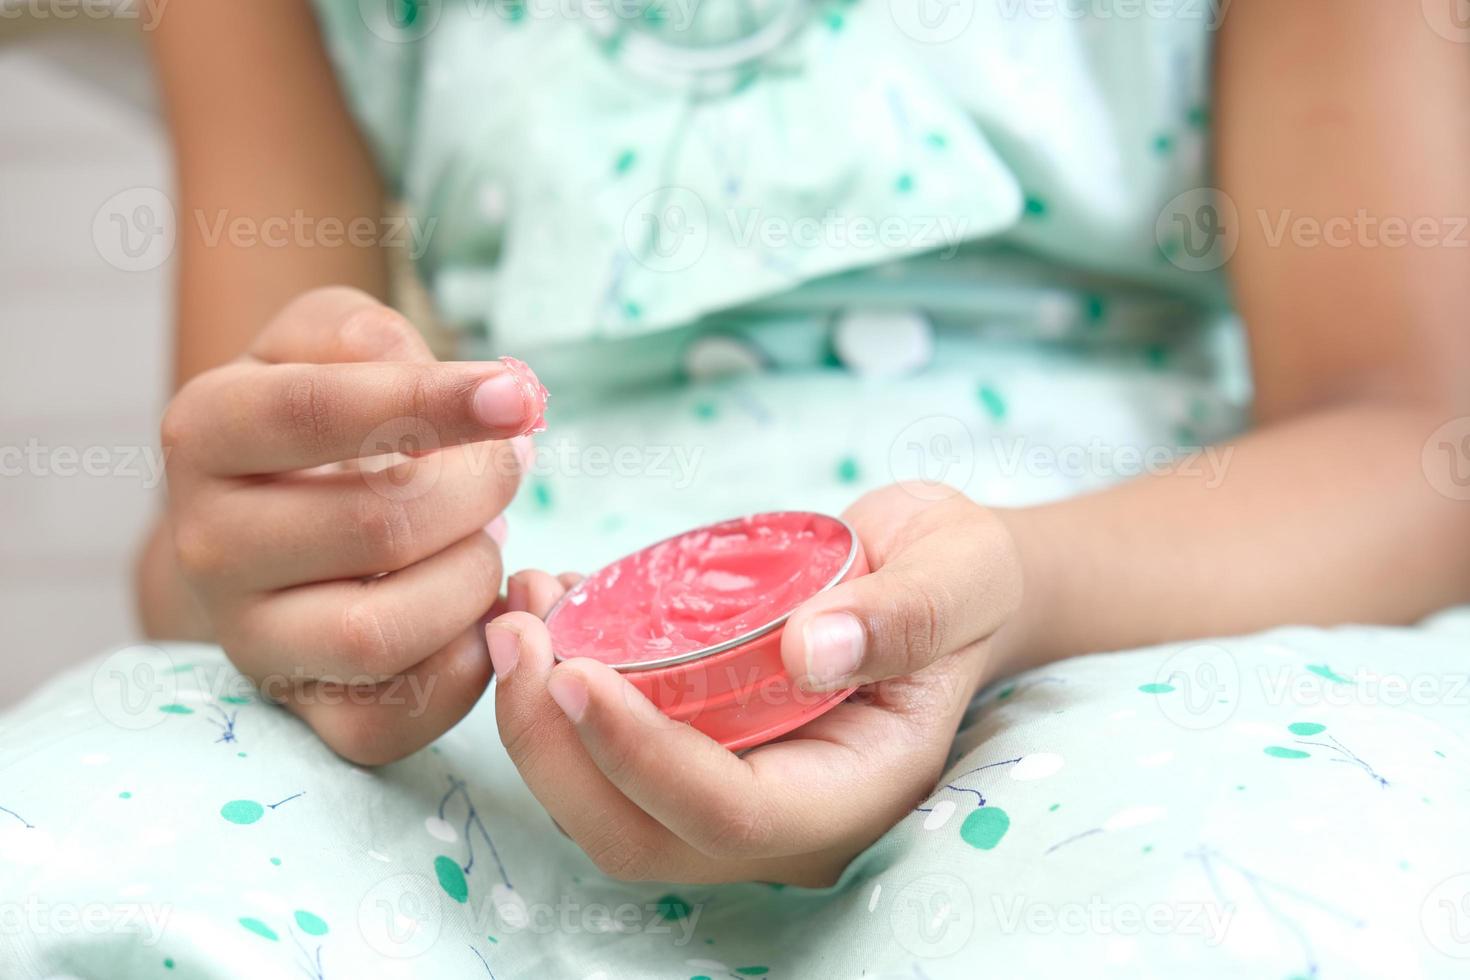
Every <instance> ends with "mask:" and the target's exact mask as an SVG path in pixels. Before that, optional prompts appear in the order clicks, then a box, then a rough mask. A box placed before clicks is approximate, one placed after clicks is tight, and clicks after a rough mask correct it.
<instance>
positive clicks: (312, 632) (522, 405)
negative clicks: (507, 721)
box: [163, 289, 546, 764]
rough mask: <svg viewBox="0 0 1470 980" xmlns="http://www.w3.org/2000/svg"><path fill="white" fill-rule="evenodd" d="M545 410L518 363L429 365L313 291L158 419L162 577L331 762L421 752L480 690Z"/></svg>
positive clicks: (417, 352) (345, 295)
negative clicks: (509, 514)
mask: <svg viewBox="0 0 1470 980" xmlns="http://www.w3.org/2000/svg"><path fill="white" fill-rule="evenodd" d="M545 401H546V391H545V389H544V388H542V387H541V385H540V382H539V381H537V380H536V378H535V375H534V374H532V373H531V371H530V369H529V368H527V367H526V366H525V365H523V364H521V363H520V362H518V361H513V360H510V359H506V360H505V361H502V362H484V363H441V362H439V361H438V360H436V359H435V358H434V356H433V354H432V353H431V352H430V351H429V348H428V346H427V345H426V344H425V343H424V341H423V339H422V338H421V337H420V336H419V334H418V332H417V331H415V330H414V329H413V327H412V326H410V325H409V324H408V323H407V322H406V321H404V319H403V318H402V317H401V316H399V315H398V314H397V313H395V312H393V311H392V310H390V309H388V308H387V307H385V306H382V305H381V304H379V303H378V302H376V301H375V300H373V299H372V298H370V297H368V296H366V295H365V294H362V293H359V292H356V291H355V290H349V289H322V290H316V291H313V292H310V293H307V294H305V295H303V296H302V297H300V298H299V299H297V300H295V301H293V302H292V303H291V304H290V305H288V306H287V307H286V308H285V309H284V310H283V311H282V312H281V313H280V314H278V315H277V316H276V317H275V319H274V320H272V321H271V322H270V323H269V324H268V325H267V326H266V328H265V330H264V331H263V332H262V333H261V334H260V336H259V337H258V338H257V339H256V341H255V343H254V345H253V346H252V347H251V349H250V351H249V352H248V353H247V354H246V355H245V356H243V357H242V358H240V359H239V360H236V361H234V362H232V363H230V364H226V365H224V366H222V367H219V368H216V369H214V370H212V371H208V372H205V373H204V374H201V375H199V376H198V377H196V378H194V379H193V380H192V381H190V382H189V383H188V384H187V385H185V386H184V388H183V389H182V390H181V391H180V392H179V393H178V395H177V396H176V397H175V398H174V400H173V402H172V403H171V404H170V405H169V408H168V411H167V413H166V415H165V417H164V423H163V441H164V447H165V451H166V453H167V462H168V486H169V511H168V522H167V523H168V525H169V527H170V528H171V529H172V533H173V541H174V547H175V552H176V559H177V563H178V567H179V570H180V572H181V574H182V575H183V577H184V579H185V580H186V581H187V582H188V584H189V585H190V586H191V587H192V589H193V591H194V593H195V595H196V596H197V598H198V600H199V602H200V604H201V605H202V606H203V608H204V610H205V612H206V614H207V616H208V618H209V621H210V624H211V626H212V629H213V634H214V637H215V639H216V640H217V641H218V642H219V643H220V644H221V645H222V646H223V647H224V649H225V651H226V652H227V653H228V654H229V656H230V659H231V660H232V661H233V662H234V663H235V665H236V666H237V667H239V668H240V670H241V671H242V672H244V673H245V674H247V675H248V676H250V677H251V678H252V679H253V680H254V681H255V682H256V684H257V685H259V686H260V688H261V690H262V692H263V693H264V694H265V695H266V696H267V697H269V698H270V699H272V700H275V701H278V702H280V703H282V704H284V705H286V706H287V707H288V708H290V709H291V710H292V711H294V712H296V713H297V714H298V715H300V716H301V717H302V718H303V719H304V720H305V721H306V722H307V723H308V724H310V725H311V727H312V728H314V729H315V730H316V731H317V733H318V734H319V735H320V736H321V737H322V739H323V740H324V741H325V742H326V743H327V744H328V745H330V746H331V747H332V748H333V749H334V750H335V751H337V752H338V753H340V754H342V755H343V756H345V757H347V758H349V759H351V760H353V761H355V762H360V763H364V764H378V763H382V762H387V761H391V760H393V759H397V758H400V757H402V756H404V755H407V754H408V753H410V752H413V751H415V750H417V749H419V748H421V747H423V746H424V745H426V744H428V743H429V742H431V741H432V740H433V739H434V738H436V737H438V736H439V735H440V734H442V733H443V732H444V731H446V730H448V729H449V728H450V727H451V726H452V725H454V723H455V722H457V721H458V720H459V719H460V718H461V717H463V716H464V714H465V713H466V712H468V711H469V709H470V708H471V707H472V706H473V705H474V703H475V701H476V700H478V698H479V696H480V694H481V693H482V692H483V690H484V689H485V686H486V684H487V683H488V682H489V678H490V670H491V668H490V660H489V657H488V655H487V654H486V651H485V646H484V638H483V636H482V632H481V628H480V621H481V618H482V617H483V616H485V615H486V614H487V613H488V612H489V610H490V609H491V606H492V604H493V603H494V602H495V600H496V597H497V595H498V594H499V592H500V584H501V572H502V568H501V559H500V548H499V543H498V540H497V539H500V540H503V536H504V528H505V522H504V520H503V519H499V518H500V514H501V511H503V510H504V509H505V506H506V504H507V503H509V501H510V499H511V497H512V496H513V495H514V493H515V489H516V486H517V483H518V482H519V478H520V473H521V470H522V469H523V467H524V460H525V458H526V455H527V453H528V452H529V448H530V447H529V440H527V439H525V438H523V437H524V436H526V435H527V434H528V433H530V432H532V431H535V430H536V429H537V428H538V427H539V426H540V425H541V417H542V413H543V411H544V409H545Z"/></svg>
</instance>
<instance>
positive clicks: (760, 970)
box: [735, 966, 771, 977]
mask: <svg viewBox="0 0 1470 980" xmlns="http://www.w3.org/2000/svg"><path fill="white" fill-rule="evenodd" d="M735 972H736V973H738V974H740V975H741V976H743V977H763V976H765V975H766V974H767V973H770V972H771V968H770V967H768V966H737V967H736V968H735Z"/></svg>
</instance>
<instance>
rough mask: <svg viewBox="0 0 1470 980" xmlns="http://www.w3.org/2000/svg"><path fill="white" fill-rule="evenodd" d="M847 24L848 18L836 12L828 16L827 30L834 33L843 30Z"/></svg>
mask: <svg viewBox="0 0 1470 980" xmlns="http://www.w3.org/2000/svg"><path fill="white" fill-rule="evenodd" d="M846 24H847V18H845V17H843V16H842V15H841V14H839V13H837V12H835V11H834V12H832V13H830V14H828V15H827V29H828V30H829V31H832V32H833V33H836V32H837V31H840V30H842V28H843V27H844V26H846Z"/></svg>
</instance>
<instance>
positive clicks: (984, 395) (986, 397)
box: [975, 385, 1006, 422]
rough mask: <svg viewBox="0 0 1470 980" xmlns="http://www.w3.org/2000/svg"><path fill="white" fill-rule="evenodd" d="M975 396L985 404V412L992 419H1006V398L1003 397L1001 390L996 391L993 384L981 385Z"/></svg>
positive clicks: (995, 420) (996, 420) (999, 420)
mask: <svg viewBox="0 0 1470 980" xmlns="http://www.w3.org/2000/svg"><path fill="white" fill-rule="evenodd" d="M975 396H976V397H977V398H979V399H980V404H981V405H983V406H985V414H987V415H989V416H990V418H991V420H992V421H994V422H1001V421H1004V419H1005V417H1006V400H1005V399H1004V398H1002V397H1001V394H1000V392H999V391H996V390H995V388H994V387H992V386H991V385H981V386H980V388H979V390H977V391H976V392H975Z"/></svg>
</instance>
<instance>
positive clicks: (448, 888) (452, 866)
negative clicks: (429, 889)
mask: <svg viewBox="0 0 1470 980" xmlns="http://www.w3.org/2000/svg"><path fill="white" fill-rule="evenodd" d="M434 876H435V877H436V878H438V879H439V887H440V888H442V889H444V894H446V895H448V896H449V897H450V898H452V899H454V900H455V901H456V902H459V903H460V904H461V905H463V904H464V903H465V902H467V901H469V897H470V884H469V882H467V881H465V880H464V870H463V869H461V868H460V866H459V863H458V862H457V861H455V860H454V859H453V858H447V857H445V856H444V855H442V854H441V855H439V856H438V857H436V858H435V859H434Z"/></svg>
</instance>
